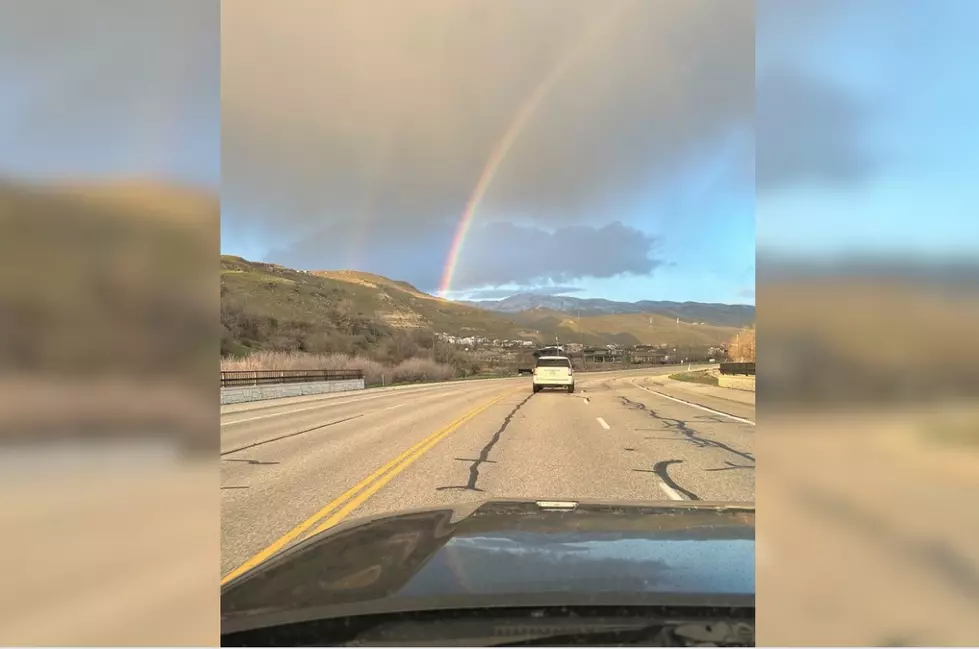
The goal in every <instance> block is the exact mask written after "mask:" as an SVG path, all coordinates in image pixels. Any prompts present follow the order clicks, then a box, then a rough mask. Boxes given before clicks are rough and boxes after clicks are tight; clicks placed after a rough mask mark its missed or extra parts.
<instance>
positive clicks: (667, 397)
mask: <svg viewBox="0 0 979 649" xmlns="http://www.w3.org/2000/svg"><path fill="white" fill-rule="evenodd" d="M633 385H635V386H636V387H637V388H642V389H643V390H645V391H646V392H652V393H653V394H658V395H659V396H661V397H663V398H664V399H669V400H670V401H676V402H677V403H682V404H685V405H688V406H691V407H693V408H697V409H698V410H703V411H704V412H709V413H711V414H712V415H720V416H722V417H727V418H728V419H733V420H734V421H740V422H741V423H743V424H751V425H752V426H754V425H755V422H753V421H751V420H750V419H744V418H743V417H735V416H734V415H729V414H728V413H726V412H721V411H720V410H714V409H713V408H708V407H707V406H702V405H700V404H699V403H693V402H691V401H684V400H683V399H677V398H676V397H671V396H670V395H668V394H663V393H662V392H659V391H658V390H650V389H649V388H647V387H646V386H645V385H639V384H638V383H633Z"/></svg>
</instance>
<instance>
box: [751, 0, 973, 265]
mask: <svg viewBox="0 0 979 649" xmlns="http://www.w3.org/2000/svg"><path fill="white" fill-rule="evenodd" d="M756 12H757V15H758V23H757V30H758V34H757V37H758V40H757V84H758V96H757V106H756V111H757V129H756V147H757V151H756V155H757V159H756V165H757V167H756V179H757V192H756V201H757V202H756V210H757V211H756V219H757V220H756V229H757V245H758V250H759V258H761V257H763V256H764V255H765V254H767V253H768V252H777V253H780V254H781V255H788V256H795V257H807V258H823V257H827V256H839V255H842V254H848V255H854V254H866V253H871V254H880V253H888V254H894V253H900V254H904V255H906V256H912V257H916V258H932V259H936V258H940V257H943V256H946V255H948V254H958V255H962V254H967V255H969V254H971V255H972V256H973V258H975V255H976V253H977V252H979V218H977V213H976V207H975V206H976V205H977V204H979V3H977V2H974V1H973V0H861V1H860V2H852V1H847V0H792V2H782V1H780V0H759V2H758V4H757V7H756ZM786 161H791V162H790V163H786Z"/></svg>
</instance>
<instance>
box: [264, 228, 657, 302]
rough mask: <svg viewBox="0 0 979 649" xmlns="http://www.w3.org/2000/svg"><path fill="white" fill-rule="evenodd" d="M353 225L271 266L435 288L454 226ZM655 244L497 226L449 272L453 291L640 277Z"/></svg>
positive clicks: (602, 234) (473, 240) (292, 250)
mask: <svg viewBox="0 0 979 649" xmlns="http://www.w3.org/2000/svg"><path fill="white" fill-rule="evenodd" d="M352 228H355V225H354V224H345V225H330V226H326V227H325V228H323V229H321V230H320V231H318V232H316V233H314V234H312V235H310V236H307V237H306V238H305V239H303V240H302V241H301V242H299V243H297V244H294V245H292V246H288V247H285V248H280V249H277V250H275V251H273V252H272V253H271V254H270V255H269V261H272V262H275V263H280V264H284V265H286V264H289V265H292V266H294V267H298V268H305V269H308V270H319V269H324V268H340V267H356V268H369V269H371V270H372V272H376V273H379V274H381V275H385V276H388V277H392V278H395V279H401V280H406V281H408V282H411V283H412V284H414V285H415V286H417V287H418V288H420V289H422V290H424V291H435V290H436V289H437V288H438V287H439V283H440V280H441V277H442V273H443V271H444V259H443V258H442V257H441V256H439V255H432V253H431V251H432V250H433V249H434V250H441V249H448V246H449V243H450V241H451V237H452V232H453V230H452V228H449V227H431V228H422V227H419V228H415V229H414V230H410V231H409V230H405V231H403V232H401V233H400V234H399V236H398V237H373V238H363V237H361V238H359V240H361V241H362V242H363V245H362V246H360V247H358V248H356V249H351V247H350V245H349V242H350V241H351V240H356V239H358V237H357V235H356V233H355V232H354V231H353V230H352ZM656 243H657V240H656V239H655V238H654V237H652V236H651V235H649V234H646V233H644V232H642V231H640V230H637V229H635V228H632V227H629V226H626V225H623V224H621V223H618V222H616V223H610V224H608V225H604V226H600V227H594V226H587V225H577V226H568V227H563V228H557V229H554V230H553V231H549V230H545V229H542V228H539V227H536V226H529V225H517V224H514V223H508V222H495V223H488V224H486V225H482V226H477V227H475V228H473V230H472V231H471V232H470V234H469V237H468V238H467V243H466V248H465V255H464V260H463V263H461V264H460V265H459V266H458V268H457V270H456V273H455V277H454V280H453V282H452V289H453V290H467V289H479V288H485V287H500V286H509V285H520V286H546V285H551V284H555V283H557V284H567V283H569V282H573V281H575V280H577V279H581V278H585V277H597V278H607V277H615V276H619V275H625V274H633V275H645V274H648V273H651V272H652V271H653V270H654V269H655V268H657V267H658V266H659V265H660V261H659V260H658V259H656V257H655V254H654V253H655V248H656Z"/></svg>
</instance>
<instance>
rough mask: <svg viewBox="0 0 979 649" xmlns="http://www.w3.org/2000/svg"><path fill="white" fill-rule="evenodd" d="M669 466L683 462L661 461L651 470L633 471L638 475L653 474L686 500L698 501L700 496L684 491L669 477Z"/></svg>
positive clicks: (687, 490)
mask: <svg viewBox="0 0 979 649" xmlns="http://www.w3.org/2000/svg"><path fill="white" fill-rule="evenodd" d="M671 464H683V460H662V461H660V462H657V463H656V464H654V465H653V470H652V471H650V470H649V469H633V471H637V472H639V473H654V474H656V477H658V478H659V479H660V480H662V481H663V482H664V483H666V485H667V486H669V487H672V488H673V489H674V490H675V491H677V492H679V493H681V494H683V495H684V496H686V497H687V500H700V496H698V495H697V494H695V493H694V492H692V491H690V490H689V489H684V488H683V487H681V486H680V485H679V484H677V482H676V480H674V479H673V478H672V476H670V472H669V467H670V465H671Z"/></svg>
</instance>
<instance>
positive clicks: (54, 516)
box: [0, 0, 220, 646]
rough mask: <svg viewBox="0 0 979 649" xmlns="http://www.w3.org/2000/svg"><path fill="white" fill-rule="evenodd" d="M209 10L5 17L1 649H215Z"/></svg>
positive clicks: (151, 2) (80, 1) (99, 3)
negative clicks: (23, 648)
mask: <svg viewBox="0 0 979 649" xmlns="http://www.w3.org/2000/svg"><path fill="white" fill-rule="evenodd" d="M219 46H220V34H219V4H218V2H217V0H214V1H209V0H167V1H166V2H162V1H160V0H125V1H113V0H23V1H22V0H5V1H4V2H2V3H0V97H2V101H0V117H2V118H0V263H2V265H3V266H2V272H0V330H2V331H3V335H2V336H0V394H2V395H3V398H2V399H0V443H2V444H3V446H2V448H0V460H2V467H0V534H2V536H3V539H4V544H3V547H4V552H3V553H2V557H0V574H3V576H4V583H5V584H7V585H11V586H12V585H16V587H9V588H5V589H4V590H3V594H0V644H2V645H8V646H9V645H38V644H40V645H49V646H50V645H59V644H68V645H76V646H77V645H120V644H121V645H145V644H155V645H159V644H162V645H180V644H183V645H198V646H202V645H215V644H217V642H218V598H217V584H218V579H219V574H218V548H219V538H220V537H219V534H220V531H219V507H218V489H217V475H216V471H215V468H216V464H215V463H214V461H213V458H214V457H215V452H216V448H217V434H216V430H217V408H216V407H215V405H214V404H216V403H217V391H218V385H217V380H216V378H215V376H214V367H215V364H216V358H217V354H218V334H217V330H216V326H217V324H218V323H217V314H218V277H217V273H215V272H214V269H215V267H216V263H217V256H218V240H219V232H218V227H219V224H218V220H219V201H218V190H219V179H220V149H219V140H220V131H219V110H220V89H219V55H220V50H219Z"/></svg>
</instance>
